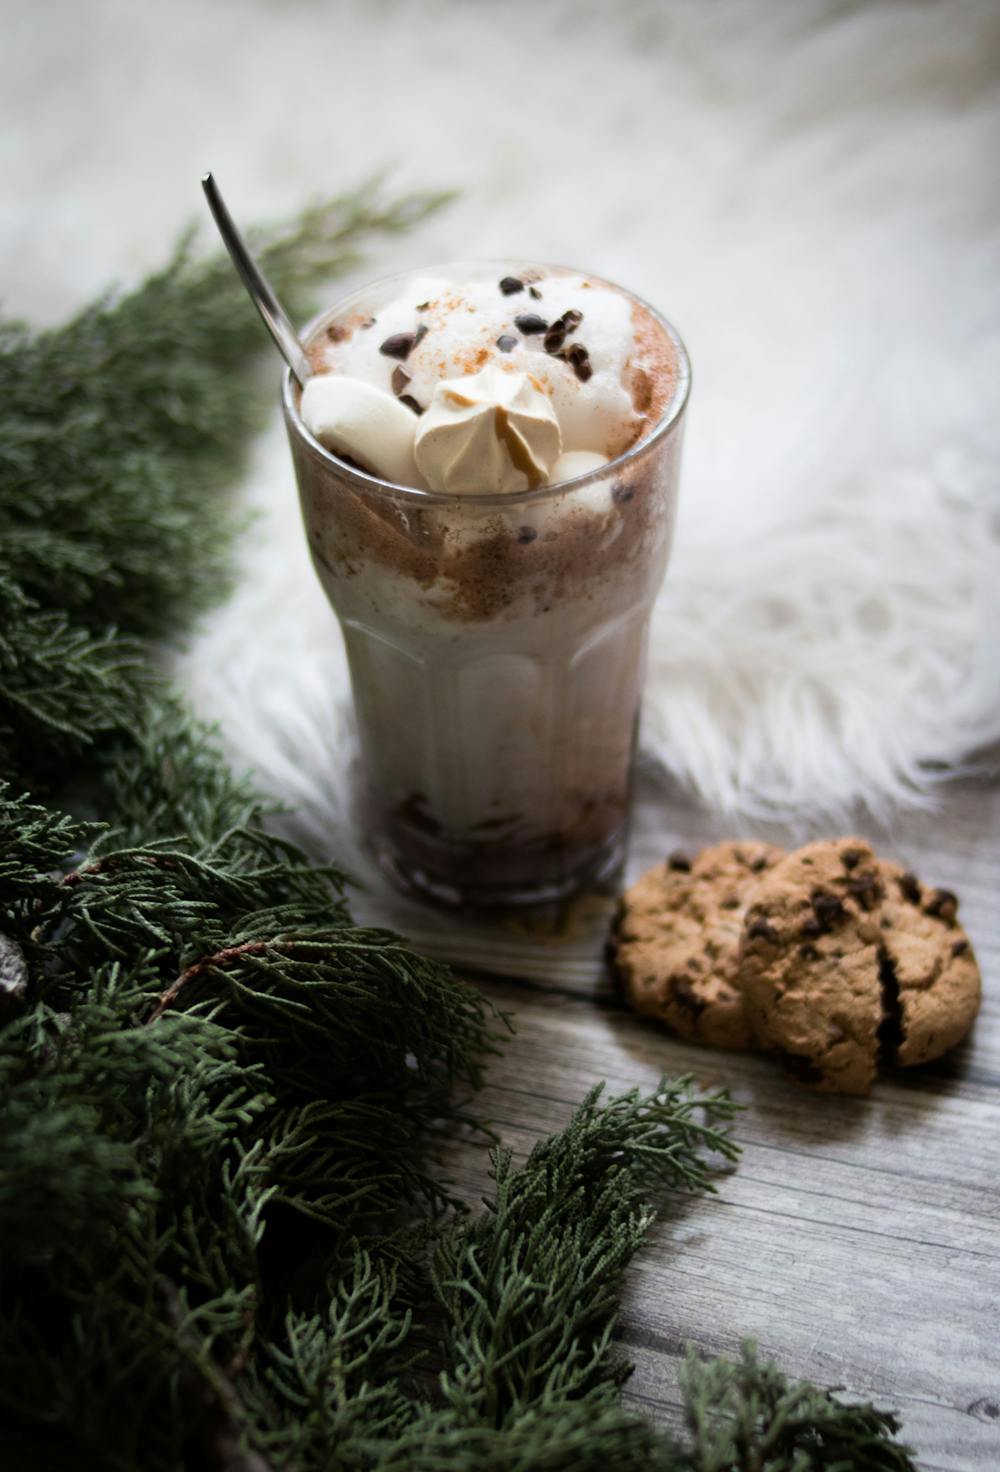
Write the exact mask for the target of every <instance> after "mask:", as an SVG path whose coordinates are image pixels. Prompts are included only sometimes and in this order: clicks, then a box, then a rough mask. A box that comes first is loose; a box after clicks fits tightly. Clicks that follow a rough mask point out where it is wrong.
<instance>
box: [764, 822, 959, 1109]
mask: <svg viewBox="0 0 1000 1472" xmlns="http://www.w3.org/2000/svg"><path fill="white" fill-rule="evenodd" d="M956 911H957V901H956V900H955V897H954V895H952V894H950V893H948V892H946V891H942V890H927V891H925V890H924V889H923V887H922V886H921V885H920V884H919V882H918V881H917V880H916V879H915V877H914V876H913V875H911V874H908V873H906V871H905V870H902V869H900V868H899V866H898V865H895V864H890V863H887V862H885V861H881V860H879V859H877V858H876V856H875V854H874V853H873V852H872V850H871V848H870V847H869V845H868V844H866V843H864V842H863V841H862V840H860V839H853V838H844V839H837V840H835V841H828V842H821V843H811V844H807V845H806V847H805V848H801V849H798V850H796V851H795V852H794V853H792V854H789V855H788V856H787V857H786V858H784V859H783V860H782V861H781V862H780V863H779V864H777V865H775V866H774V867H773V868H772V869H770V871H769V872H768V873H767V874H765V875H764V876H763V877H762V879H761V883H760V885H759V887H758V889H757V891H756V893H755V894H754V896H753V901H752V903H751V904H750V905H749V906H748V908H747V911H746V914H745V916H744V921H743V936H742V942H741V949H740V970H739V976H740V984H741V986H742V989H743V997H744V1003H745V1007H746V1013H747V1017H748V1019H749V1021H750V1025H751V1028H752V1030H753V1033H754V1035H755V1037H756V1039H757V1041H758V1042H759V1043H760V1044H761V1045H762V1046H763V1047H766V1048H770V1049H774V1050H776V1051H778V1052H779V1053H780V1054H781V1055H782V1057H783V1059H784V1061H785V1062H786V1064H787V1066H788V1067H789V1069H790V1071H791V1072H792V1073H793V1074H794V1075H795V1076H796V1077H798V1078H799V1079H800V1080H801V1081H802V1082H804V1083H810V1084H814V1085H815V1086H816V1087H817V1088H819V1089H826V1090H830V1091H836V1092H839V1093H847V1094H866V1093H867V1092H868V1090H869V1088H870V1086H871V1083H872V1081H873V1079H874V1078H875V1074H876V1072H877V1069H878V1067H879V1064H880V1063H884V1064H893V1063H900V1064H914V1063H925V1062H927V1061H929V1060H930V1059H931V1058H937V1057H939V1056H940V1055H941V1054H942V1053H944V1052H947V1050H948V1049H949V1048H952V1047H954V1046H955V1044H956V1043H957V1042H958V1041H959V1040H960V1039H961V1038H962V1037H963V1036H964V1034H965V1033H966V1031H967V1030H968V1028H969V1026H970V1025H971V1023H972V1020H973V1018H974V1016H975V1014H976V1011H977V1010H978V1006H979V992H980V981H979V970H978V967H977V966H976V963H975V959H974V957H973V955H972V950H971V947H970V946H969V942H968V937H967V936H966V935H965V934H964V932H963V931H962V930H961V928H960V927H959V926H958V923H957V920H956V918H955V914H956Z"/></svg>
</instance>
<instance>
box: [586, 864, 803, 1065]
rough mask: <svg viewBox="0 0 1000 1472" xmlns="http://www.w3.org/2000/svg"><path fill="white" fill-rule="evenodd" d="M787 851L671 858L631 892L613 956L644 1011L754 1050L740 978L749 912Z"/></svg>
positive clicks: (685, 1031)
mask: <svg viewBox="0 0 1000 1472" xmlns="http://www.w3.org/2000/svg"><path fill="white" fill-rule="evenodd" d="M783 853H784V850H783V849H779V848H774V847H772V846H771V845H770V844H766V843H755V842H746V843H739V842H736V843H720V844H716V845H715V846H714V847H712V848H706V849H703V850H702V852H701V853H700V854H699V855H698V856H697V858H696V859H694V860H688V859H687V858H685V857H683V855H680V854H674V855H673V856H672V857H671V858H669V859H668V860H667V861H666V863H665V864H660V865H658V866H657V867H656V868H655V869H650V870H649V872H648V873H646V874H644V875H643V876H642V878H641V879H640V880H639V881H638V882H637V883H636V884H633V885H632V887H631V888H630V889H628V890H627V891H626V892H625V894H624V896H623V897H622V900H621V903H620V905H619V910H618V915H617V918H616V921H615V926H614V930H613V933H612V940H611V945H610V957H611V961H612V965H613V967H614V971H615V975H616V977H617V979H618V981H619V984H620V985H621V988H622V990H623V992H624V994H625V997H626V998H627V1000H628V1001H629V1003H630V1004H631V1005H632V1006H633V1007H634V1008H635V1009H636V1011H637V1012H641V1013H643V1014H644V1015H646V1016H647V1017H655V1018H656V1019H657V1020H658V1021H659V1022H663V1023H665V1024H666V1025H667V1026H668V1027H669V1028H671V1029H672V1030H673V1031H674V1032H676V1033H677V1034H678V1035H679V1036H680V1037H682V1038H686V1039H688V1040H689V1041H691V1042H697V1043H705V1044H708V1045H709V1046H711V1047H716V1048H748V1047H751V1046H752V1044H753V1037H752V1034H751V1031H750V1028H749V1025H748V1023H747V1019H746V1016H745V1014H744V1010H743V999H742V996H741V992H740V986H739V979H738V974H737V972H738V964H739V944H740V934H741V927H742V920H743V912H744V909H745V907H746V904H747V901H748V899H749V898H750V896H751V895H752V894H753V893H754V892H755V890H756V888H757V886H758V884H759V883H760V881H761V879H762V877H763V876H766V874H767V871H768V870H769V869H772V868H773V866H774V865H775V864H776V863H777V862H778V861H779V859H781V858H782V856H783Z"/></svg>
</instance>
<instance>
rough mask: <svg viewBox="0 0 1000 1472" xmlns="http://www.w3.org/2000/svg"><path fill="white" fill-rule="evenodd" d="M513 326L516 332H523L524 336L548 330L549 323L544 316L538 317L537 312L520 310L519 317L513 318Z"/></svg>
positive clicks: (531, 335)
mask: <svg viewBox="0 0 1000 1472" xmlns="http://www.w3.org/2000/svg"><path fill="white" fill-rule="evenodd" d="M514 326H515V327H516V328H517V330H518V332H523V333H524V335H525V337H533V336H534V335H535V334H536V333H538V332H548V330H549V324H548V323H547V322H546V320H545V318H544V317H539V315H538V313H537V312H522V313H521V315H520V316H519V317H515V318H514Z"/></svg>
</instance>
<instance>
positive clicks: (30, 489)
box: [0, 178, 449, 637]
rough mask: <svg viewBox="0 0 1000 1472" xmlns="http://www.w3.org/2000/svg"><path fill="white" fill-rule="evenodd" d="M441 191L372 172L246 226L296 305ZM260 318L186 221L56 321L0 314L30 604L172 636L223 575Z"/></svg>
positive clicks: (258, 409) (6, 458) (248, 437)
mask: <svg viewBox="0 0 1000 1472" xmlns="http://www.w3.org/2000/svg"><path fill="white" fill-rule="evenodd" d="M448 197H449V196H448V195H446V194H442V193H437V194H435V193H423V194H414V195H411V196H408V197H405V198H403V199H400V200H397V201H395V202H387V201H386V200H385V199H384V198H383V181H382V179H381V178H375V179H372V180H370V181H369V182H368V183H366V184H363V185H362V186H361V187H360V188H358V189H356V190H354V191H351V192H350V193H348V194H345V195H343V196H340V197H338V198H335V199H332V200H327V201H322V202H319V203H317V204H315V205H313V206H312V207H311V208H309V209H308V210H306V211H305V212H304V213H303V214H301V215H299V216H297V217H296V219H295V220H294V221H293V222H290V223H287V224H281V225H278V226H276V227H274V228H272V229H264V230H257V231H255V232H253V238H254V241H255V243H256V246H257V249H258V252H259V255H260V258H261V261H262V264H263V266H264V268H265V270H266V271H267V273H268V275H269V276H270V277H271V279H272V280H273V283H274V285H275V288H276V289H277V290H278V291H279V293H280V294H281V295H283V296H284V297H285V299H286V301H287V302H288V304H289V306H290V309H291V310H292V311H293V312H298V311H300V310H301V309H302V307H303V305H304V303H305V302H306V301H307V300H309V299H311V297H312V294H313V292H314V291H315V287H316V283H317V282H318V281H320V280H322V279H323V278H324V277H329V276H333V275H335V274H337V273H339V272H342V271H343V270H345V269H346V268H347V267H348V266H351V265H354V264H355V263H356V261H357V259H358V256H359V251H360V250H361V249H362V247H363V246H364V244H365V242H367V241H369V240H372V239H374V238H376V237H377V236H379V235H385V234H396V233H399V232H400V231H403V230H407V229H410V228H411V227H412V226H414V225H415V224H417V223H419V221H420V220H422V219H424V218H425V217H426V216H427V215H428V214H430V213H431V212H432V211H434V210H436V209H438V208H440V206H441V205H442V204H443V203H444V202H445V201H446V200H447V198H448ZM265 341H266V339H265V337H264V333H263V328H262V327H261V324H260V322H259V321H258V319H257V316H256V313H255V312H254V310H253V308H252V306H251V305H250V304H249V302H248V301H247V299H246V295H245V292H244V290H243V287H242V286H241V285H240V283H239V281H238V280H237V278H236V275H235V273H234V272H233V270H232V267H231V265H230V263H229V262H228V260H226V259H225V258H224V257H222V256H220V255H219V254H218V253H215V254H213V255H211V256H208V257H205V256H203V255H199V254H198V253H196V251H195V247H194V232H188V234H187V235H185V237H184V238H183V239H182V241H181V243H180V244H179V246H178V248H177V250H176V251H175V253H174V255H173V256H172V258H171V259H170V261H169V262H168V263H167V265H166V266H165V267H164V268H163V269H162V270H161V271H159V272H157V273H156V274H155V275H153V276H150V277H149V278H147V280H146V281H144V282H143V283H142V284H141V285H140V286H138V287H136V288H135V289H133V290H131V291H128V292H124V293H119V294H114V295H109V296H108V297H106V298H105V299H104V300H102V301H100V302H98V303H96V304H95V305H94V306H91V307H88V308H87V309H85V310H84V311H83V312H81V313H80V314H79V315H78V316H77V317H76V318H74V319H73V320H72V321H71V322H70V323H69V324H68V325H66V326H64V327H60V328H57V329H53V330H50V331H46V332H41V333H37V334H32V333H29V332H28V331H26V330H25V329H23V328H19V327H17V326H15V325H12V324H7V325H6V326H4V327H3V328H2V329H0V544H2V546H3V551H4V566H5V569H6V571H7V573H8V575H9V576H10V577H11V579H12V580H14V581H16V582H17V583H19V584H20V586H21V587H22V589H23V590H24V592H25V593H26V594H27V595H28V596H30V597H33V598H36V599H37V600H38V601H39V603H41V604H42V605H43V606H44V605H46V604H51V603H57V604H58V606H59V607H60V608H61V609H62V611H63V612H64V613H65V614H66V615H67V617H69V618H72V619H73V620H75V621H78V622H80V623H83V624H86V625H87V626H89V627H91V628H94V629H97V630H103V629H105V628H106V627H107V626H108V625H114V626H115V627H116V628H117V629H119V630H122V631H125V632H129V633H134V634H140V635H144V636H157V637H175V636H176V633H177V631H178V629H179V628H182V627H183V626H184V625H186V624H188V623H189V622H190V620H191V619H192V618H193V617H194V616H196V615H197V614H198V613H200V612H201V611H202V610H203V609H204V608H206V607H208V606H210V605H211V604H213V603H215V602H217V601H218V598H219V596H220V593H222V592H224V591H225V589H226V588H227V587H228V586H229V580H230V559H229V546H230V534H231V529H232V525H231V514H230V510H229V507H228V505H227V503H226V500H225V498H224V497H222V496H220V494H219V492H220V491H222V490H223V489H225V487H226V486H228V485H230V484H232V482H233V480H234V477H235V475H236V474H238V471H239V468H240V466H241V464H242V463H244V459H245V455H246V453H247V450H248V448H249V446H250V443H251V441H252V437H253V432H254V430H255V429H257V428H258V427H259V424H260V422H261V414H262V410H263V407H264V405H265V404H266V403H267V401H268V398H269V396H270V395H276V390H277V377H278V375H277V371H276V366H275V368H274V371H273V372H272V373H270V374H266V375H265V376H264V377H263V378H262V377H261V375H260V372H259V368H260V362H261V350H262V348H264V346H265Z"/></svg>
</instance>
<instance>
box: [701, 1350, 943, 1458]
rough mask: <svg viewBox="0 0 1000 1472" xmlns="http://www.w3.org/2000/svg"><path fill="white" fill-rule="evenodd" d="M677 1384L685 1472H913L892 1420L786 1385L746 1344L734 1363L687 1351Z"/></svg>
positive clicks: (784, 1378) (895, 1421)
mask: <svg viewBox="0 0 1000 1472" xmlns="http://www.w3.org/2000/svg"><path fill="white" fill-rule="evenodd" d="M680 1383H681V1391H682V1394H683V1396H684V1404H685V1422H686V1426H687V1429H688V1431H689V1433H690V1437H691V1447H690V1451H689V1452H688V1453H687V1455H686V1457H685V1460H684V1463H683V1466H684V1467H685V1469H689V1472H820V1469H826V1472H917V1469H916V1464H915V1463H914V1461H913V1460H912V1454H911V1452H910V1449H909V1447H906V1446H904V1445H903V1444H902V1443H901V1442H899V1441H897V1440H896V1433H897V1432H898V1430H899V1421H898V1419H897V1418H896V1417H895V1416H893V1415H891V1414H889V1413H888V1412H885V1411H879V1410H876V1408H875V1407H874V1406H872V1405H870V1404H867V1403H865V1404H861V1405H851V1404H847V1403H845V1402H844V1401H841V1400H839V1399H838V1398H837V1397H836V1396H835V1395H833V1394H832V1393H831V1392H830V1391H827V1390H819V1389H817V1387H816V1386H815V1385H810V1384H808V1383H806V1382H799V1383H797V1384H796V1383H792V1382H790V1381H789V1380H788V1378H787V1376H785V1375H783V1374H782V1373H781V1371H780V1370H779V1369H778V1368H777V1366H776V1365H774V1364H771V1363H768V1362H766V1361H761V1360H760V1359H758V1357H757V1352H756V1348H755V1346H754V1345H753V1344H751V1343H748V1344H745V1345H744V1346H743V1353H742V1356H741V1358H740V1359H739V1360H735V1361H734V1360H711V1361H707V1362H706V1361H703V1360H701V1359H699V1358H698V1357H697V1355H695V1354H694V1353H693V1352H691V1351H689V1353H688V1357H687V1361H686V1363H685V1366H684V1370H683V1372H682V1374H681V1382H680Z"/></svg>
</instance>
